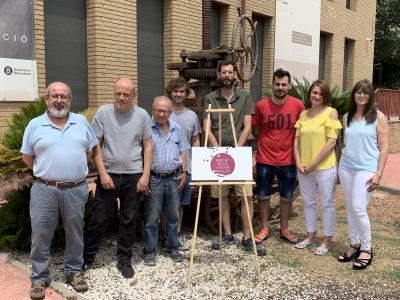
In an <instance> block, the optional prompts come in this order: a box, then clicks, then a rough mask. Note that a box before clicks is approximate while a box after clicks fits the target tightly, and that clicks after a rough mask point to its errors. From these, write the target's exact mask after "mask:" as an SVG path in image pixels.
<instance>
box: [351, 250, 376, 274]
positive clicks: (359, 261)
mask: <svg viewBox="0 0 400 300" xmlns="http://www.w3.org/2000/svg"><path fill="white" fill-rule="evenodd" d="M361 253H368V254H369V255H371V257H370V258H358V257H357V258H356V260H355V261H354V264H353V269H354V270H364V269H365V268H366V267H368V266H369V265H370V264H371V262H372V257H373V256H374V255H373V254H372V250H370V251H367V250H360V254H361Z"/></svg>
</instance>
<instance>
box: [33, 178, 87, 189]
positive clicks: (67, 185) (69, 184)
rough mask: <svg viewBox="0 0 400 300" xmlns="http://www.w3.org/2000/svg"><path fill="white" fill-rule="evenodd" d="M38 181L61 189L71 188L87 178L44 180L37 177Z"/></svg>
mask: <svg viewBox="0 0 400 300" xmlns="http://www.w3.org/2000/svg"><path fill="white" fill-rule="evenodd" d="M36 181H37V182H41V183H44V184H47V185H51V186H55V187H56V188H59V189H70V188H73V187H76V186H78V185H80V184H81V183H82V182H84V181H86V178H84V179H81V180H78V181H55V180H44V179H42V178H40V177H36Z"/></svg>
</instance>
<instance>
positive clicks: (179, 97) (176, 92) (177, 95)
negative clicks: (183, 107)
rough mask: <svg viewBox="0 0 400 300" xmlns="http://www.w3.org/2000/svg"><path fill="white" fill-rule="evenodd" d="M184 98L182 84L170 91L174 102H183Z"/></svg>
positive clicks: (184, 90)
mask: <svg viewBox="0 0 400 300" xmlns="http://www.w3.org/2000/svg"><path fill="white" fill-rule="evenodd" d="M185 99H186V88H185V87H184V86H182V87H177V88H174V89H172V91H171V100H172V101H174V102H175V103H176V104H183V102H184V101H185Z"/></svg>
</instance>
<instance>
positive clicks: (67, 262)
mask: <svg viewBox="0 0 400 300" xmlns="http://www.w3.org/2000/svg"><path fill="white" fill-rule="evenodd" d="M88 194H89V191H88V187H87V184H86V182H82V184H80V185H78V186H76V187H73V188H70V189H58V188H56V187H54V186H49V185H46V184H44V183H37V182H35V183H34V184H33V185H32V188H31V200H30V208H29V211H30V217H31V226H32V246H31V261H32V273H31V281H32V282H43V283H49V282H50V279H49V268H48V266H49V262H50V258H51V257H50V245H51V240H52V238H53V235H54V231H55V229H56V227H57V225H58V218H59V215H60V214H61V218H62V221H63V225H64V230H65V250H64V273H65V275H66V276H67V275H69V274H71V273H75V272H80V271H82V266H83V216H84V214H85V205H86V202H87V199H88Z"/></svg>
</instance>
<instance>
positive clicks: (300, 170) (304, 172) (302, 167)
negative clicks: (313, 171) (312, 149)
mask: <svg viewBox="0 0 400 300" xmlns="http://www.w3.org/2000/svg"><path fill="white" fill-rule="evenodd" d="M296 167H297V170H298V171H299V172H300V173H301V174H304V175H305V174H306V171H305V170H304V168H305V166H303V165H297V164H296Z"/></svg>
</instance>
